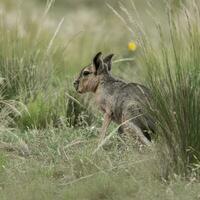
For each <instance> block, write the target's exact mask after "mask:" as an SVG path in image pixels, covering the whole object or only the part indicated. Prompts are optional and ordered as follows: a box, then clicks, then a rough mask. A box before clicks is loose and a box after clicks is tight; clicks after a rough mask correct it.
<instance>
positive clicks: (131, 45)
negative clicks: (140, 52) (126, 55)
mask: <svg viewBox="0 0 200 200" xmlns="http://www.w3.org/2000/svg"><path fill="white" fill-rule="evenodd" d="M128 49H129V51H135V50H136V49H137V45H136V44H135V42H133V41H131V42H129V43H128Z"/></svg>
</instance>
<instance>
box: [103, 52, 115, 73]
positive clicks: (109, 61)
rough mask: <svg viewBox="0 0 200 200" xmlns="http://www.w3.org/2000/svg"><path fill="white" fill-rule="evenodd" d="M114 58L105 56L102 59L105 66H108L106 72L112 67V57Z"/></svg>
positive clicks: (111, 55)
mask: <svg viewBox="0 0 200 200" xmlns="http://www.w3.org/2000/svg"><path fill="white" fill-rule="evenodd" d="M113 56H114V54H110V55H108V56H106V57H105V58H104V59H103V62H104V63H106V64H107V66H108V71H110V70H111V66H112V57H113Z"/></svg>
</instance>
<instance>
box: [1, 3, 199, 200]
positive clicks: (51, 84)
mask: <svg viewBox="0 0 200 200" xmlns="http://www.w3.org/2000/svg"><path fill="white" fill-rule="evenodd" d="M133 3H134V4H133ZM198 6H199V5H198V2H196V3H195V1H192V3H191V2H186V1H181V0H171V1H160V0H154V1H152V2H149V1H145V0H142V1H141V0H140V1H139V0H134V1H129V0H126V1H123V2H119V1H115V0H107V1H92V0H76V1H70V0H57V1H45V0H37V1H25V0H24V1H22V0H16V1H14V0H0V16H1V20H0V58H1V59H0V108H1V109H0V115H1V117H0V197H1V199H20V200H21V199H133V198H134V199H198V198H199V195H200V194H199V183H198V180H199V150H200V149H199V143H198V141H199V139H200V138H199V137H200V136H199V135H200V134H199V119H200V117H199V113H200V112H199V104H198V102H199V101H198V100H199V94H200V93H199V88H200V87H199V64H198V63H200V62H199V44H200V42H199V37H198V36H199V33H200V31H199V25H198V19H199V15H198V14H199V8H198ZM169 21H170V23H171V25H170V24H169ZM130 41H134V42H135V43H136V45H137V49H136V51H130V49H128V43H129V42H130ZM98 51H102V52H104V53H105V54H109V53H114V54H115V58H114V61H117V60H119V59H122V60H123V59H124V58H131V59H132V61H123V62H116V63H115V64H114V66H113V74H115V75H117V76H118V77H120V78H124V79H126V80H127V81H134V82H141V83H145V84H147V85H148V86H149V87H150V88H151V89H152V93H153V104H152V105H153V106H154V110H151V109H150V112H151V114H152V115H153V116H154V117H155V120H156V121H157V122H158V139H157V141H156V143H157V145H155V149H154V150H153V151H152V152H151V151H150V150H148V149H145V148H144V149H142V150H141V152H139V151H140V150H138V147H137V145H136V144H135V142H134V141H133V140H132V139H131V138H129V140H128V141H127V142H123V141H119V138H118V137H117V136H114V137H113V138H112V139H111V140H110V141H109V142H108V143H107V144H106V145H105V146H104V147H103V148H102V149H101V150H100V151H99V152H97V154H96V155H95V156H94V155H93V154H92V152H93V151H94V149H95V148H96V145H97V141H98V137H96V136H97V135H98V131H97V127H98V126H100V125H101V121H102V119H101V116H100V115H99V112H98V111H97V110H96V106H94V102H93V100H92V98H91V96H90V94H89V95H84V96H80V95H77V94H76V92H75V91H74V88H73V86H72V82H73V80H74V78H75V77H76V76H77V73H78V72H79V70H80V69H81V68H82V67H83V66H85V65H87V64H88V63H90V62H91V58H92V57H93V56H94V54H95V53H96V52H98ZM182 66H183V67H182ZM191 66H192V67H191ZM188 75H189V76H188ZM170 77H172V79H170ZM185 97H187V98H185ZM169 103H170V106H169ZM174 113H176V117H174ZM183 116H184V117H183ZM182 119H184V120H182ZM114 127H115V125H114V124H112V125H111V127H110V129H109V131H112V130H114ZM147 166H148V167H147ZM88 188H89V189H88ZM119 188H120V190H119ZM77 191H78V192H77Z"/></svg>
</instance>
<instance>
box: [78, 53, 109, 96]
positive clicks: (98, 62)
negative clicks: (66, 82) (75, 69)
mask: <svg viewBox="0 0 200 200" xmlns="http://www.w3.org/2000/svg"><path fill="white" fill-rule="evenodd" d="M112 57H113V54H110V55H108V56H106V57H105V58H102V53H101V52H99V53H97V54H96V56H95V57H94V58H93V61H92V64H90V65H88V66H87V67H84V68H83V69H82V70H81V72H80V74H79V76H78V78H77V79H76V80H75V82H74V87H75V89H76V91H77V92H79V93H85V92H95V91H96V89H97V87H98V85H99V82H100V80H101V78H102V77H103V76H106V75H108V74H109V72H110V70H111V60H112Z"/></svg>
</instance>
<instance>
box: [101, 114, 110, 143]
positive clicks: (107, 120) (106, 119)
mask: <svg viewBox="0 0 200 200" xmlns="http://www.w3.org/2000/svg"><path fill="white" fill-rule="evenodd" d="M110 122H111V115H110V114H108V113H105V114H104V119H103V124H102V127H101V133H100V134H101V137H100V141H102V140H103V139H104V138H105V135H106V131H107V129H108V127H109V125H110Z"/></svg>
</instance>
